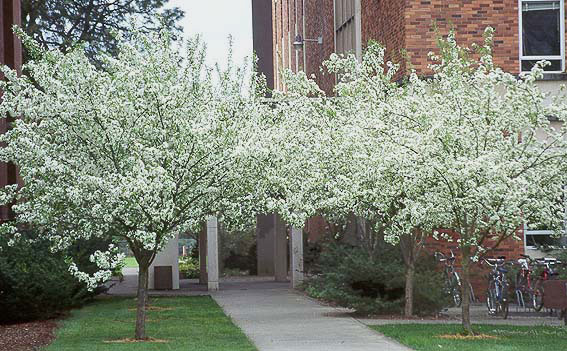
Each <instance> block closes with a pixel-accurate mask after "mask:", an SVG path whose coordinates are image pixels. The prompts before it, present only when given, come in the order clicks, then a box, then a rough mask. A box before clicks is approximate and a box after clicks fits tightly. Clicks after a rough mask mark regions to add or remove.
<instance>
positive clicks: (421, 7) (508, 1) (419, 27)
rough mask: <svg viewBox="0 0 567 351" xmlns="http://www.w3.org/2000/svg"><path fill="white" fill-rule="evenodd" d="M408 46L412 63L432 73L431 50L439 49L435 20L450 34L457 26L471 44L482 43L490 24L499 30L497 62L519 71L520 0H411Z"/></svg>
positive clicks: (407, 14) (463, 40)
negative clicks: (429, 53)
mask: <svg viewBox="0 0 567 351" xmlns="http://www.w3.org/2000/svg"><path fill="white" fill-rule="evenodd" d="M406 3H407V8H406V11H405V14H404V18H405V20H406V49H407V51H408V55H409V58H410V61H411V63H412V65H414V66H415V68H416V69H417V70H418V72H420V73H425V74H427V73H429V70H428V69H427V65H428V63H429V59H428V57H427V54H428V52H430V51H432V50H434V49H435V48H436V43H435V32H434V30H433V23H436V24H437V27H438V29H439V32H440V33H441V34H443V35H446V34H447V33H448V32H449V30H450V28H455V30H456V32H457V40H459V42H460V43H462V44H461V45H463V44H466V45H471V44H472V43H473V42H477V43H481V42H482V35H483V32H484V30H485V28H486V27H488V26H492V27H493V28H494V29H495V30H496V33H495V42H494V61H495V63H496V64H497V65H498V66H500V67H502V68H503V69H504V70H506V71H509V72H512V73H518V72H519V59H518V56H519V48H518V40H519V27H518V25H519V22H518V21H519V19H518V0H458V1H456V0H452V1H447V0H427V1H425V0H408V1H406Z"/></svg>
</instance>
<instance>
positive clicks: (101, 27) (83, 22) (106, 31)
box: [22, 0, 183, 60]
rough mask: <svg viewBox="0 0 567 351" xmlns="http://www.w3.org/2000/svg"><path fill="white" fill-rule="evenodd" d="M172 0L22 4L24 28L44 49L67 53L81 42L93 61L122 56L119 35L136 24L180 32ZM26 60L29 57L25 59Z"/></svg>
mask: <svg viewBox="0 0 567 351" xmlns="http://www.w3.org/2000/svg"><path fill="white" fill-rule="evenodd" d="M167 3H168V0H74V1H60V0H22V27H23V28H24V31H25V32H26V33H27V34H28V35H29V36H31V37H32V38H34V39H35V40H36V41H37V42H38V43H39V44H40V45H41V46H43V47H44V48H49V49H58V50H61V51H63V52H66V51H68V50H69V49H71V47H72V46H73V45H75V44H76V43H77V42H81V43H86V46H85V50H86V52H87V55H88V57H89V58H90V59H91V60H96V55H97V54H98V53H101V52H105V53H108V54H112V55H116V54H118V40H117V39H116V33H118V32H121V31H122V32H123V31H127V30H128V28H129V26H130V25H131V23H132V22H133V21H134V22H135V23H136V25H137V26H138V27H139V28H140V29H141V30H142V31H147V32H150V31H156V30H158V29H159V28H161V27H162V26H164V27H166V28H169V29H170V30H172V31H177V32H179V31H180V30H181V28H180V27H179V25H178V24H177V22H178V21H179V20H180V19H181V18H182V17H183V11H181V10H180V9H179V8H166V7H165V5H167ZM25 57H26V58H29V56H28V55H27V53H26V55H25Z"/></svg>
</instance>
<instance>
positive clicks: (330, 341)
mask: <svg viewBox="0 0 567 351" xmlns="http://www.w3.org/2000/svg"><path fill="white" fill-rule="evenodd" d="M278 284H279V285H278ZM248 287H250V286H249V285H242V288H241V289H238V288H236V287H234V289H227V290H221V291H219V292H216V293H214V294H211V296H212V297H213V298H214V299H215V300H216V301H217V303H218V304H219V305H220V306H221V307H222V308H223V310H224V311H225V313H226V314H227V315H229V316H230V317H231V318H232V319H233V321H234V322H235V323H236V324H237V325H238V326H239V327H240V328H242V330H243V331H244V333H246V335H247V336H248V337H249V338H250V339H251V340H252V341H253V342H254V344H255V345H256V346H257V347H258V349H259V351H294V350H301V351H406V350H410V349H408V348H407V347H405V346H402V345H400V344H398V343H397V342H395V341H393V340H391V339H387V338H386V337H384V336H383V335H381V334H379V333H376V332H374V331H372V330H370V329H369V328H368V327H366V326H365V325H363V324H362V323H360V322H358V321H356V320H355V319H353V318H350V317H348V316H345V315H344V313H342V312H341V311H339V310H337V309H335V308H332V307H327V306H322V305H321V304H319V303H317V302H316V301H314V300H311V299H309V298H306V297H304V296H302V295H300V294H298V293H296V292H294V291H293V290H291V289H289V283H271V284H270V285H267V286H266V287H265V288H262V287H261V286H260V284H258V286H255V287H254V288H251V289H250V288H248Z"/></svg>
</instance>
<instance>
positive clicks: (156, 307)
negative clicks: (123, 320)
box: [128, 306, 175, 312]
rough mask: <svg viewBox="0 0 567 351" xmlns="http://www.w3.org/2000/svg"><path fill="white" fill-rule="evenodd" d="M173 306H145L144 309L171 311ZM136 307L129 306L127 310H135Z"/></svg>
mask: <svg viewBox="0 0 567 351" xmlns="http://www.w3.org/2000/svg"><path fill="white" fill-rule="evenodd" d="M174 309H175V308H173V307H158V306H147V307H146V311H152V312H162V311H173V310H174ZM136 310H137V309H136V307H132V308H129V309H128V311H136Z"/></svg>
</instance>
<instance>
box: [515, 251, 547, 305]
mask: <svg viewBox="0 0 567 351" xmlns="http://www.w3.org/2000/svg"><path fill="white" fill-rule="evenodd" d="M533 263H534V260H533V259H532V258H531V257H530V256H528V255H524V254H521V255H520V258H519V259H518V264H519V266H520V270H519V271H518V273H517V274H516V300H517V301H518V305H519V306H520V307H524V308H525V307H528V308H532V309H534V310H536V311H538V306H539V309H541V304H542V303H543V290H542V289H541V288H538V287H536V288H534V287H533V284H532V275H533V269H532V265H533ZM526 297H527V303H528V304H526Z"/></svg>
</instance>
